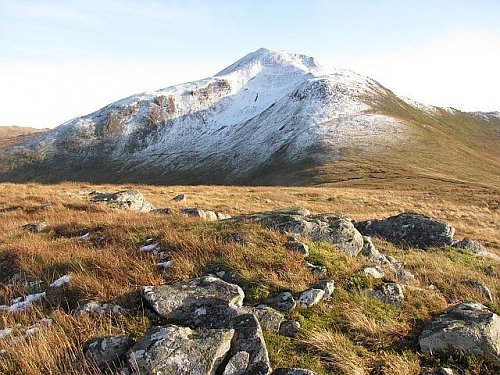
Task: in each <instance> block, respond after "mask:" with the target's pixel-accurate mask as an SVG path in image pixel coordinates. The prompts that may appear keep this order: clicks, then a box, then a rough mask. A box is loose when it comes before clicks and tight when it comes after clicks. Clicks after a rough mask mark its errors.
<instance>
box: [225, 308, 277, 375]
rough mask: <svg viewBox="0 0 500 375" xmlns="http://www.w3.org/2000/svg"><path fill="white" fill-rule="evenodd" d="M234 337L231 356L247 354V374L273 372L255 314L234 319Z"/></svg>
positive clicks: (264, 374) (256, 374) (262, 374)
mask: <svg viewBox="0 0 500 375" xmlns="http://www.w3.org/2000/svg"><path fill="white" fill-rule="evenodd" d="M231 327H232V328H233V329H234V337H233V340H232V342H231V350H230V352H229V355H230V356H233V355H235V354H236V353H238V352H242V351H243V352H247V353H248V355H249V358H248V367H247V369H246V370H247V372H246V373H247V374H252V375H267V374H269V372H270V371H271V365H270V363H269V356H268V353H267V347H266V342H265V341H264V336H263V334H262V329H261V328H260V324H259V321H258V320H257V318H256V317H255V315H253V314H245V315H240V316H238V317H236V318H234V320H233V322H232V326H231Z"/></svg>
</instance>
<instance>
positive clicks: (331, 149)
mask: <svg viewBox="0 0 500 375" xmlns="http://www.w3.org/2000/svg"><path fill="white" fill-rule="evenodd" d="M499 141H500V116H499V114H498V112H496V113H480V112H477V113H465V112H461V111H458V110H455V109H450V108H438V107H433V106H426V105H423V104H420V103H416V102H414V101H411V100H409V99H406V98H401V97H398V96H396V95H395V94H394V93H392V92H391V91H390V90H388V89H386V88H385V87H383V86H382V85H380V84H379V83H377V82H376V81H374V80H373V79H370V78H368V77H364V76H361V75H359V74H356V73H354V72H351V71H348V70H342V69H325V68H323V67H322V66H320V65H319V64H318V63H317V62H316V61H315V60H314V59H313V58H311V57H307V56H303V55H298V54H293V53H288V52H283V51H273V50H268V49H259V50H257V51H255V52H252V53H250V54H248V55H247V56H245V57H243V58H242V59H240V60H238V61H237V62H235V63H234V64H232V65H231V66H229V67H227V68H225V69H223V70H222V71H220V72H219V73H217V74H215V75H214V76H213V77H211V78H206V79H203V80H200V81H195V82H189V83H185V84H181V85H177V86H172V87H168V88H165V89H161V90H158V91H153V92H145V93H142V94H138V95H133V96H130V97H128V98H125V99H122V100H119V101H117V102H115V103H112V104H110V105H108V106H106V107H104V108H102V109H100V110H98V111H96V112H94V113H91V114H89V115H86V116H83V117H79V118H76V119H73V120H70V121H68V122H66V123H64V124H62V125H60V126H59V127H57V128H55V129H54V130H52V131H50V132H48V133H45V134H41V135H39V136H37V137H34V138H33V139H31V140H28V141H26V142H23V143H22V144H18V145H15V146H10V147H4V148H3V149H2V150H1V151H2V152H1V158H0V172H1V175H0V181H2V180H3V181H28V180H35V181H43V182H54V181H58V180H85V181H93V182H139V183H141V182H143V183H168V184H214V183H215V184H284V185H286V184H310V183H325V182H336V183H355V182H360V181H364V182H366V181H371V182H377V181H378V180H380V181H384V182H387V181H396V182H401V181H406V180H408V179H412V181H416V180H418V179H431V180H432V179H434V180H440V181H456V182H467V181H473V182H479V183H483V184H488V185H494V186H498V184H499V182H498V170H499V168H498V167H499V166H500V156H499V153H498V149H499V145H500V142H499Z"/></svg>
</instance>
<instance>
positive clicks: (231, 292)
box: [142, 276, 245, 325]
mask: <svg viewBox="0 0 500 375" xmlns="http://www.w3.org/2000/svg"><path fill="white" fill-rule="evenodd" d="M142 294H143V297H144V299H145V300H146V301H147V302H148V303H149V305H150V306H151V307H152V308H153V309H154V310H155V311H156V313H157V314H158V315H160V316H161V317H163V318H166V319H168V320H169V321H171V322H179V323H183V324H185V323H186V322H188V321H190V320H192V319H198V320H199V323H194V324H195V325H199V324H202V323H203V321H204V320H205V317H206V316H212V315H214V314H215V315H216V314H217V313H218V312H220V314H221V316H220V318H221V319H222V317H227V318H229V319H230V318H232V317H233V316H235V315H237V313H236V308H237V307H241V306H242V304H243V298H244V297H245V294H244V292H243V290H242V289H241V288H240V287H239V286H238V285H235V284H230V283H227V282H225V281H223V280H221V279H219V278H217V277H214V276H203V277H199V278H196V279H191V280H187V281H180V282H178V283H175V284H171V285H160V286H147V287H144V288H143V292H142ZM215 315H214V316H215ZM216 318H219V317H216ZM224 319H226V318H224ZM215 322H216V319H215ZM190 323H193V322H190ZM214 324H215V323H214Z"/></svg>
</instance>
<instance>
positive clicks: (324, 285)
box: [311, 280, 335, 299]
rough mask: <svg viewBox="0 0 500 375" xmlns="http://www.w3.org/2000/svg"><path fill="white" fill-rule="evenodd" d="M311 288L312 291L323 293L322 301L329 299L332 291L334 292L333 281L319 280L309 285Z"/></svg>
mask: <svg viewBox="0 0 500 375" xmlns="http://www.w3.org/2000/svg"><path fill="white" fill-rule="evenodd" d="M311 287H312V288H314V289H321V290H324V291H325V295H324V296H323V299H329V298H330V297H331V296H332V294H333V292H334V290H335V281H333V280H321V281H318V282H316V283H314V284H313V285H311Z"/></svg>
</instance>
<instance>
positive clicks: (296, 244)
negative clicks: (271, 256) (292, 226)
mask: <svg viewBox="0 0 500 375" xmlns="http://www.w3.org/2000/svg"><path fill="white" fill-rule="evenodd" d="M285 247H286V248H287V249H288V250H292V251H296V252H297V253H299V254H302V255H303V256H304V258H307V257H308V256H309V246H307V245H306V244H305V243H303V242H300V241H296V240H295V241H288V242H287V243H286V245H285Z"/></svg>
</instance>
